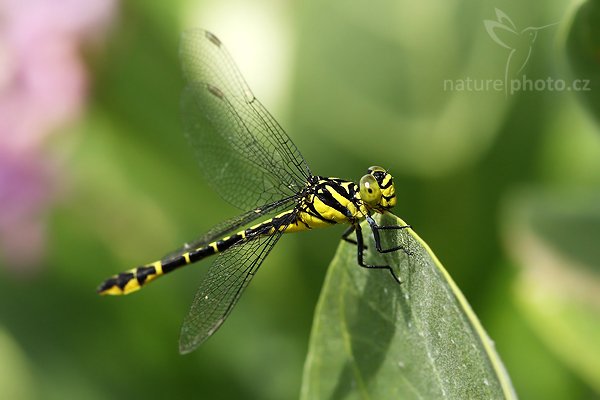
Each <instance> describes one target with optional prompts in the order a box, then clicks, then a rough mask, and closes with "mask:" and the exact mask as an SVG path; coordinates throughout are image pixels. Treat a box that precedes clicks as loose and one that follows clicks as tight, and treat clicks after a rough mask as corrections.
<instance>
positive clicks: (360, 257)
mask: <svg viewBox="0 0 600 400" xmlns="http://www.w3.org/2000/svg"><path fill="white" fill-rule="evenodd" d="M354 230H356V242H357V243H356V248H357V254H356V258H357V261H358V265H360V266H361V267H363V268H373V269H387V270H388V271H389V272H390V274H392V277H393V278H394V280H396V282H398V283H402V281H401V280H400V278H398V276H397V275H396V273H395V272H394V270H393V269H392V267H390V266H389V265H371V264H367V263H365V260H364V250H365V248H366V247H365V245H364V242H363V237H362V228H361V227H360V225H359V224H358V223H357V224H356V225H354Z"/></svg>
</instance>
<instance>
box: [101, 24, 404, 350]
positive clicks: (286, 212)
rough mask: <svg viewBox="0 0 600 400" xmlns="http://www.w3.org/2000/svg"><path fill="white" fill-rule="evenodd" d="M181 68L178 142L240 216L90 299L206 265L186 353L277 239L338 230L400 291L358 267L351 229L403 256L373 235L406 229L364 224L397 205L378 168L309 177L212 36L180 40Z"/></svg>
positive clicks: (195, 34)
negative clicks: (365, 230)
mask: <svg viewBox="0 0 600 400" xmlns="http://www.w3.org/2000/svg"><path fill="white" fill-rule="evenodd" d="M180 59H181V63H182V69H183V75H184V77H185V81H186V86H185V88H184V91H183V94H182V101H181V106H182V113H183V121H184V131H185V135H186V136H187V137H188V139H189V142H190V144H191V146H192V147H193V148H194V149H195V151H196V153H197V159H198V162H199V164H200V167H201V169H202V171H203V172H204V177H205V179H206V180H207V181H208V182H209V183H210V184H211V186H213V187H214V189H215V190H216V192H218V193H219V194H220V196H221V197H222V198H223V199H224V200H225V201H227V202H229V203H231V204H233V205H234V206H236V207H238V208H241V209H243V210H247V211H245V212H243V213H242V214H241V215H238V216H235V217H233V218H231V219H229V220H227V221H225V222H222V223H220V224H218V225H217V226H215V227H213V228H212V229H210V230H209V231H208V232H206V233H205V234H204V235H203V236H201V237H200V238H198V239H197V240H195V241H192V242H189V243H186V244H185V245H183V246H182V247H181V248H180V249H178V250H176V251H175V252H172V253H170V254H169V255H167V256H165V257H163V258H162V259H160V260H158V261H154V262H151V263H148V264H144V265H141V266H138V267H136V268H133V269H130V270H128V271H125V272H121V273H119V274H117V275H113V276H112V277H110V278H108V279H106V280H105V281H104V282H103V283H102V284H101V285H100V286H99V287H98V289H97V291H98V293H99V294H102V295H125V294H129V293H132V292H135V291H137V290H139V289H141V288H142V287H144V286H146V285H147V284H148V283H150V282H152V281H154V280H155V279H156V278H158V277H160V276H163V275H165V274H168V273H170V272H172V271H174V270H177V269H179V268H181V267H183V266H186V265H189V264H193V263H196V262H198V261H200V260H202V259H204V258H207V257H210V256H215V259H214V262H213V263H212V265H211V266H210V267H209V269H208V271H207V273H206V276H205V277H204V278H203V280H202V282H201V283H200V286H199V288H198V289H197V292H196V295H195V297H194V300H193V302H192V305H191V308H190V311H189V312H188V314H187V316H186V317H185V319H184V322H183V325H182V328H181V333H180V339H179V351H180V352H181V353H182V354H185V353H189V352H191V351H193V350H194V349H196V348H197V347H198V346H199V345H200V344H202V343H203V342H204V341H205V340H206V339H208V338H209V337H210V336H212V335H213V334H214V333H215V332H216V331H217V329H219V327H221V325H222V324H223V322H224V321H225V320H226V318H227V317H228V316H229V314H230V313H231V311H232V309H233V308H234V306H235V305H236V303H237V302H238V300H239V298H240V296H241V295H242V292H243V291H244V289H245V288H246V287H247V286H248V284H249V283H250V281H251V280H252V278H254V276H255V275H256V272H257V271H258V269H259V267H260V266H261V264H262V263H263V261H264V260H265V258H266V257H267V255H268V254H269V252H270V251H271V250H272V249H273V247H274V246H275V245H276V244H277V242H278V241H279V239H280V238H281V236H282V235H283V234H284V233H291V232H300V231H308V230H311V229H316V228H322V227H329V226H333V225H336V224H347V225H348V228H347V229H346V231H345V232H344V233H343V235H342V238H343V239H344V240H346V241H348V242H350V243H353V244H354V245H356V247H357V262H358V264H359V265H360V266H361V267H365V268H373V269H386V270H388V271H389V272H390V273H391V275H392V277H393V278H394V279H395V280H396V281H397V282H400V279H399V278H398V276H397V275H396V273H395V272H394V270H393V269H392V268H391V267H390V266H389V265H371V264H368V263H366V262H365V255H364V253H365V250H366V246H365V244H364V239H363V235H362V229H361V225H360V223H361V222H362V221H364V220H366V221H367V222H368V225H369V227H370V229H371V231H372V233H373V238H374V241H375V245H376V248H377V251H378V252H380V253H387V252H392V251H398V250H403V251H405V252H406V250H404V248H402V246H398V247H392V248H388V249H384V248H382V245H381V235H380V233H381V231H382V230H394V229H405V228H408V227H410V226H409V225H404V226H380V225H378V224H377V223H376V221H375V219H374V218H373V215H375V214H376V213H385V212H386V211H388V210H389V209H391V208H392V207H394V206H395V205H396V193H395V188H394V180H393V177H392V175H391V174H390V173H389V172H388V171H387V170H385V169H384V168H382V167H378V166H373V167H370V168H368V170H367V173H366V174H365V175H364V176H363V177H362V178H361V179H360V181H359V182H358V183H355V182H353V181H349V180H344V179H339V178H331V177H324V176H318V175H313V174H312V172H311V170H310V168H309V167H308V165H307V163H306V161H305V160H304V158H303V157H302V155H301V154H300V152H299V151H298V149H297V147H296V146H295V145H294V143H293V142H292V140H291V139H290V138H289V136H288V135H287V134H286V132H285V131H284V130H283V128H282V127H281V126H280V125H279V123H278V122H277V121H276V120H275V118H273V117H272V116H271V114H270V113H269V112H268V111H267V110H266V108H265V107H264V106H263V105H262V104H261V103H260V102H259V101H258V99H257V98H256V97H255V96H254V94H253V93H252V91H251V90H250V88H249V87H248V85H247V83H246V81H245V80H244V78H243V76H242V74H241V73H240V71H239V69H238V68H237V66H236V64H235V63H234V61H233V59H232V58H231V56H230V55H229V53H228V51H227V50H226V49H225V46H224V45H223V44H222V42H221V41H220V40H219V39H218V38H217V36H215V35H214V34H212V33H211V32H209V31H206V30H201V29H195V30H190V31H186V32H184V34H183V35H182V40H181V47H180ZM353 233H355V238H356V239H354V238H352V237H351V235H352V234H353ZM407 254H408V253H407Z"/></svg>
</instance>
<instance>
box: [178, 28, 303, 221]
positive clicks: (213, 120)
mask: <svg viewBox="0 0 600 400" xmlns="http://www.w3.org/2000/svg"><path fill="white" fill-rule="evenodd" d="M180 58H181V62H182V67H183V73H184V76H185V78H186V81H187V87H186V89H185V90H184V93H183V98H182V109H183V122H184V129H185V132H186V136H187V137H188V139H189V140H190V143H191V144H192V146H193V147H194V149H195V150H196V152H197V154H198V160H199V162H200V166H201V168H202V171H203V172H204V174H205V177H206V179H207V181H208V182H210V183H211V184H212V186H213V187H214V188H215V190H216V191H217V192H218V193H219V194H220V195H221V196H222V197H223V198H224V199H225V200H226V201H228V202H230V203H231V204H233V205H234V206H236V207H239V208H242V209H245V210H247V209H250V208H254V207H256V206H259V205H262V204H266V203H272V202H275V201H277V200H281V199H283V198H286V197H290V196H292V195H294V194H296V193H298V192H299V191H300V190H302V188H303V187H304V186H305V185H306V183H307V181H308V180H309V178H310V176H311V172H310V169H309V168H308V165H307V164H306V162H305V161H304V159H303V158H302V155H301V154H300V152H299V151H298V149H297V148H296V146H295V145H294V143H293V142H292V141H291V140H290V138H289V137H288V136H287V134H286V133H285V131H284V130H283V129H282V128H281V126H280V125H279V124H278V123H277V121H275V119H274V118H273V117H272V116H271V114H269V112H268V111H267V110H266V109H265V108H264V107H263V106H262V104H260V102H259V101H258V100H257V99H256V98H255V97H254V95H253V94H252V91H251V90H250V88H249V87H248V85H247V84H246V82H245V81H244V78H243V77H242V75H241V73H240V72H239V70H238V68H237V67H236V65H235V63H234V62H233V60H232V59H231V57H230V56H229V54H228V52H227V50H226V49H225V48H224V46H223V45H222V44H221V41H220V40H219V39H218V38H217V37H216V36H214V35H213V34H212V33H210V32H207V31H204V30H193V31H188V32H185V33H184V34H183V36H182V43H181V49H180Z"/></svg>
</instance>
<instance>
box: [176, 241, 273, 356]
mask: <svg viewBox="0 0 600 400" xmlns="http://www.w3.org/2000/svg"><path fill="white" fill-rule="evenodd" d="M280 237H281V232H279V233H276V234H275V235H271V236H262V237H258V238H255V239H253V240H246V241H243V242H240V243H239V244H237V245H235V246H233V247H231V248H230V249H229V250H227V251H225V252H223V253H220V254H219V256H218V257H217V259H216V260H215V261H214V263H213V264H212V265H211V266H210V268H209V270H208V274H207V276H206V277H205V278H204V280H203V281H202V284H201V285H200V287H199V288H198V291H197V292H196V296H195V298H194V301H193V303H192V307H191V308H190V311H189V313H188V315H187V317H186V318H185V320H184V321H183V326H182V327H181V335H180V338H179V351H180V352H181V353H182V354H185V353H189V352H191V351H192V350H194V349H195V348H196V347H198V346H199V345H200V344H202V342H204V341H205V340H206V339H208V338H209V337H210V336H211V335H212V334H213V333H215V331H216V330H217V329H219V327H220V326H221V325H222V324H223V322H224V321H225V319H226V318H227V317H228V316H229V313H230V312H231V310H232V309H233V307H234V306H235V304H236V303H237V301H238V299H239V298H240V296H241V294H242V292H243V290H244V289H245V288H246V286H248V284H249V283H250V281H251V280H252V278H253V277H254V275H255V274H256V271H257V270H258V268H259V267H260V265H261V264H262V262H263V260H264V259H265V257H266V256H267V255H268V254H269V252H270V251H271V249H272V248H273V246H274V245H275V243H277V241H278V240H279V238H280Z"/></svg>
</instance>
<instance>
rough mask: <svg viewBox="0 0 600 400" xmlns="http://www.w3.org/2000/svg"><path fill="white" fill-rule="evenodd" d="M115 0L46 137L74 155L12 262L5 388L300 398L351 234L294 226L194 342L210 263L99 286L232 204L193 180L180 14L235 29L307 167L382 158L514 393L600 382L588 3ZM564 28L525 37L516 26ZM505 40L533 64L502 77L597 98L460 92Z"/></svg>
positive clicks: (599, 223)
mask: <svg viewBox="0 0 600 400" xmlns="http://www.w3.org/2000/svg"><path fill="white" fill-rule="evenodd" d="M59 3H61V2H57V3H56V7H60V4H59ZM115 6H116V12H115V13H114V14H112V17H111V21H110V24H109V28H107V29H106V30H105V31H104V32H103V33H102V34H101V35H98V36H99V37H96V38H95V40H94V41H93V43H92V44H91V45H90V44H87V45H86V46H82V52H81V54H83V55H84V57H85V66H86V69H87V73H88V79H89V85H90V92H89V95H88V96H87V97H86V99H85V103H83V105H82V106H83V107H84V108H83V112H82V114H81V117H80V118H78V119H77V122H75V123H70V124H68V125H66V126H63V127H61V128H60V130H61V132H62V134H61V135H58V136H54V137H53V138H52V140H49V141H47V142H45V143H44V151H45V152H46V153H45V154H47V155H49V156H51V157H56V158H57V159H59V160H60V163H59V164H60V169H59V174H58V177H56V178H55V179H54V180H53V181H52V185H53V186H54V187H55V189H54V193H55V195H54V196H51V197H52V201H50V200H48V203H47V208H46V210H45V211H44V212H43V213H41V214H42V216H41V217H40V218H41V219H42V221H43V224H44V227H45V234H46V238H47V245H46V248H45V253H44V255H43V257H41V258H40V259H38V261H37V262H36V265H34V266H33V267H32V266H29V270H28V271H29V272H27V273H20V272H19V267H18V266H14V265H9V264H10V263H9V262H8V261H7V260H6V259H4V260H0V263H2V265H0V267H2V268H0V398H7V399H9V398H10V399H37V398H42V399H65V398H85V399H108V398H111V399H113V398H164V397H166V396H170V397H175V398H198V397H202V398H223V399H229V398H231V399H240V398H257V399H292V398H297V396H298V393H299V388H300V382H301V378H302V368H303V362H304V357H305V353H306V351H307V345H308V339H309V332H310V327H311V322H312V313H313V310H314V307H315V304H316V301H317V298H318V295H319V290H320V287H321V284H322V281H323V277H324V275H325V268H326V267H327V265H328V263H329V261H330V259H331V257H332V255H333V254H334V252H335V249H336V246H337V243H338V241H339V236H340V234H341V232H342V230H343V228H341V227H340V228H336V229H330V230H324V231H315V232H312V233H311V234H298V235H291V236H289V237H285V239H284V240H282V241H281V242H280V243H279V244H278V246H277V248H276V249H275V250H274V251H273V253H272V254H271V255H270V257H269V258H268V260H267V261H266V262H265V263H264V265H263V267H262V269H261V272H260V274H259V275H260V277H259V278H257V279H255V280H254V283H253V284H252V285H251V287H250V288H249V289H248V290H247V291H246V293H245V295H244V297H243V299H242V301H240V303H239V304H238V306H237V307H236V309H235V311H234V312H233V314H232V315H231V317H230V318H229V320H228V321H227V323H226V324H225V325H224V326H223V328H222V329H221V330H220V331H219V332H218V334H216V335H215V336H214V337H213V338H211V339H210V340H209V341H208V342H207V343H205V344H204V345H203V346H201V348H200V349H198V350H197V351H196V352H194V353H192V354H191V355H187V356H180V355H179V354H178V352H177V340H178V334H179V328H180V324H181V322H182V320H183V317H184V316H185V314H186V313H187V310H188V307H189V304H190V302H191V300H192V298H193V294H194V290H195V288H196V286H197V284H198V282H199V280H200V279H201V277H202V272H203V270H205V269H206V267H207V265H208V264H207V262H203V263H201V264H200V265H197V266H194V267H193V268H189V269H186V270H182V271H180V272H178V273H176V274H173V275H172V276H169V277H168V278H165V279H164V280H161V281H159V282H157V283H155V284H152V285H151V286H150V287H148V288H147V289H145V290H143V291H142V292H140V293H136V294H134V295H132V296H127V297H123V298H102V297H99V296H97V295H96V294H95V287H96V286H97V285H98V284H99V283H100V282H101V281H102V280H103V279H104V278H106V277H108V276H109V275H111V274H113V273H116V272H119V271H121V270H123V269H127V268H130V267H132V266H135V265H138V264H141V263H144V262H148V261H151V260H154V259H155V258H158V257H161V256H163V255H164V254H165V253H168V252H169V251H170V250H173V249H174V248H177V247H179V246H180V245H181V243H183V242H185V241H188V240H191V239H194V238H195V237H196V236H199V235H200V234H202V232H203V231H205V230H206V229H208V228H210V227H211V226H212V225H213V224H215V223H218V222H219V221H221V220H223V219H225V218H227V217H230V216H232V215H234V214H236V213H237V212H239V211H238V210H236V209H234V208H232V207H231V206H229V205H228V204H225V203H224V202H223V201H221V200H220V198H219V197H218V196H217V195H216V194H215V193H214V192H213V191H212V190H211V189H210V188H209V187H208V186H207V184H206V182H204V181H203V179H202V178H201V173H200V171H199V170H198V168H197V166H196V162H195V160H194V155H193V151H191V149H189V146H188V144H187V143H186V140H185V138H184V137H183V134H182V128H181V122H180V113H179V95H180V92H181V90H182V87H183V80H182V77H181V73H180V71H179V62H178V37H179V34H180V32H181V31H182V30H184V29H186V28H190V27H203V28H206V29H209V30H211V31H212V32H214V33H215V34H217V35H218V36H219V37H220V38H221V40H222V41H223V42H224V43H225V44H226V46H227V47H228V49H229V51H230V52H231V53H232V55H233V57H234V59H236V61H237V62H238V64H239V67H240V69H241V70H242V72H243V73H244V75H245V76H246V79H247V81H248V82H249V84H250V86H251V87H252V88H253V90H254V92H255V94H256V95H257V97H258V98H259V99H260V100H261V101H262V102H263V104H265V106H266V107H267V108H268V109H269V110H271V112H272V113H273V115H274V116H275V117H276V118H277V120H278V121H279V122H280V123H281V124H282V126H283V127H284V128H285V129H286V130H287V132H288V134H289V135H290V137H291V138H292V139H293V141H294V142H295V143H296V145H297V146H298V148H299V149H300V150H301V151H302V153H303V155H304V157H305V158H306V159H307V161H308V163H309V165H311V167H312V170H313V172H314V173H317V174H322V175H330V176H340V177H343V178H348V179H358V178H359V177H360V176H362V175H363V174H364V172H365V170H366V168H367V167H369V166H370V165H373V164H375V165H382V166H384V167H386V168H388V169H389V170H390V171H392V173H393V174H394V176H395V182H396V187H397V192H398V199H399V203H398V206H397V207H396V209H395V213H396V214H397V215H399V216H401V217H402V218H403V219H404V220H406V221H407V222H408V223H410V224H412V226H413V227H414V229H415V230H416V231H417V232H418V233H419V235H420V236H421V237H422V238H424V239H425V240H426V241H427V242H428V243H429V245H430V246H431V248H432V249H433V251H434V252H435V253H436V254H437V256H438V257H439V258H440V260H441V261H442V263H444V265H445V267H446V268H447V269H448V271H449V272H450V274H451V275H452V276H453V278H454V279H455V280H456V282H457V284H458V285H459V287H460V288H461V289H462V290H463V292H464V293H465V295H466V297H467V299H468V300H469V301H470V303H471V305H472V306H473V308H474V310H475V312H476V313H477V315H478V316H479V317H480V319H481V320H482V323H483V325H484V327H485V328H486V329H487V330H488V333H489V335H490V337H491V338H492V339H493V340H494V341H495V343H496V347H497V350H498V352H499V354H500V356H501V357H502V359H503V361H504V362H505V364H506V367H507V369H508V372H509V374H510V376H511V378H512V380H513V384H514V386H515V389H516V391H517V394H518V395H519V396H520V397H521V398H524V399H532V398H544V399H589V398H600V361H599V360H600V348H599V347H598V338H599V337H600V273H599V267H600V253H599V252H598V251H599V250H598V244H599V243H600V201H599V200H600V190H599V189H600V129H599V127H598V121H599V119H598V116H599V115H600V112H599V106H598V105H599V104H600V103H599V99H600V95H599V93H600V87H598V82H599V81H600V79H599V78H600V58H599V56H598V54H600V32H598V26H600V12H599V9H600V5H599V4H598V2H597V1H589V2H587V3H585V2H565V1H558V0H552V1H550V2H545V3H544V6H543V7H541V6H539V5H538V3H536V2H533V1H531V0H528V1H524V2H517V1H504V0H499V1H496V2H492V1H483V2H473V1H460V0H456V1H444V2H442V1H422V2H408V1H390V0H378V1H371V2H366V1H358V2H352V3H348V2H342V1H340V0H330V1H324V2H323V1H316V0H308V1H305V2H289V1H288V2H276V1H272V0H257V1H252V2H242V1H241V0H234V1H229V0H227V1H219V2H217V1H216V0H207V1H175V2H158V1H154V2H148V1H140V0H133V1H128V2H121V3H117V4H116V5H115ZM496 9H499V10H501V11H502V12H503V13H504V14H498V13H497V11H496ZM499 15H500V16H499ZM501 15H505V16H509V18H510V21H509V20H507V19H506V18H503V17H501ZM485 20H493V21H498V22H501V23H502V25H503V26H504V27H505V28H506V27H508V28H510V29H505V28H498V29H500V30H499V31H498V32H500V34H501V35H502V36H501V37H500V35H499V39H500V41H501V42H502V43H504V44H507V45H508V47H503V46H502V44H500V43H499V42H498V41H496V40H494V38H493V37H492V36H491V35H490V34H489V32H488V31H486V26H485V24H484V21H485ZM553 23H558V24H557V25H553V26H551V27H547V28H544V29H541V30H539V31H538V32H537V36H536V37H535V38H534V39H535V40H534V41H532V39H531V36H530V35H529V33H528V32H530V31H531V30H530V31H524V30H525V29H526V28H528V27H541V26H545V25H548V24H553ZM512 51H515V54H516V56H515V57H514V58H512V60H513V61H514V60H516V59H517V58H516V57H518V56H522V55H523V54H525V55H527V54H529V57H528V58H525V59H523V58H521V59H520V60H521V61H519V62H520V63H521V64H524V68H523V69H522V70H520V71H519V68H516V67H515V66H517V67H518V65H516V64H514V63H517V61H514V63H513V65H509V68H508V70H509V74H510V77H511V78H515V79H522V78H523V77H526V79H530V80H532V81H538V80H544V81H547V79H548V78H551V79H554V80H563V81H564V82H566V85H567V86H570V85H571V84H572V82H573V81H574V80H575V79H585V80H589V90H586V91H574V90H567V89H566V88H565V89H564V90H552V89H550V88H548V87H547V86H546V87H543V88H542V87H540V86H538V90H527V91H523V90H521V91H517V92H515V93H508V94H507V93H505V92H504V90H494V89H490V88H487V89H486V90H477V88H476V87H474V88H472V90H467V89H464V90H461V89H458V86H456V84H457V83H458V82H460V81H462V82H464V80H466V79H467V78H470V79H472V80H478V81H483V80H503V78H504V74H505V72H506V68H507V67H506V65H507V59H508V57H509V54H511V52H512ZM0 60H2V58H0ZM523 60H525V63H523ZM5 61H7V60H5ZM8 61H9V62H10V60H8ZM0 62H1V61H0ZM448 80H450V81H452V82H453V83H454V84H455V86H454V90H450V89H449V88H448V86H447V85H446V87H445V86H444V82H445V81H448ZM0 81H1V80H0ZM57 96H60V93H57ZM0 143H1V142H0ZM24 248H26V247H24ZM25 251H27V250H25Z"/></svg>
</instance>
